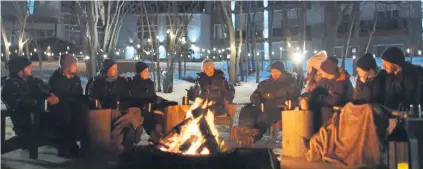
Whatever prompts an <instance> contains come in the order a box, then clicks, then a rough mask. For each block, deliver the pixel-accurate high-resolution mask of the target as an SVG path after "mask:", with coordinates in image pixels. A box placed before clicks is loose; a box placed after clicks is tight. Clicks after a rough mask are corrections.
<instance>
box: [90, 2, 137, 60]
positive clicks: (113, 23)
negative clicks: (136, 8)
mask: <svg viewBox="0 0 423 169" xmlns="http://www.w3.org/2000/svg"><path fill="white" fill-rule="evenodd" d="M130 4H131V3H128V2H126V1H120V0H119V1H99V2H98V8H99V9H98V10H99V15H100V19H101V21H102V22H101V24H102V25H103V26H104V34H103V44H101V46H100V45H98V47H101V49H102V50H103V52H104V53H105V54H107V55H108V56H112V59H116V58H115V55H112V52H113V50H114V48H115V47H116V43H117V41H118V37H119V31H120V28H121V27H122V22H123V18H124V17H125V16H126V15H127V14H128V12H129V11H130V10H132V6H131V5H130ZM97 40H98V39H97ZM99 44H100V43H99Z"/></svg>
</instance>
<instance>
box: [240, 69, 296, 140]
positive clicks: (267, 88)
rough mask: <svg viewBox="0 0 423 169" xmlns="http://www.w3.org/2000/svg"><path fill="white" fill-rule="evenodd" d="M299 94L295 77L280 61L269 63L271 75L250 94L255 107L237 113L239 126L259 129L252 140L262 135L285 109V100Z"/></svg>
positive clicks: (279, 117) (293, 98)
mask: <svg viewBox="0 0 423 169" xmlns="http://www.w3.org/2000/svg"><path fill="white" fill-rule="evenodd" d="M299 94H300V90H299V88H298V87H297V84H296V81H295V79H294V78H293V77H292V76H291V75H290V74H289V73H288V72H286V71H285V66H284V64H283V63H282V62H279V61H276V62H275V63H273V64H272V65H271V76H270V77H269V79H267V80H264V81H261V82H260V83H259V84H258V86H257V89H256V90H255V91H254V92H253V94H252V95H251V96H250V100H251V102H252V103H253V104H254V105H255V108H247V107H244V108H242V110H241V112H240V115H239V126H243V127H251V128H255V129H258V130H260V131H259V133H258V134H257V135H256V136H254V141H258V140H260V139H261V138H262V137H263V134H264V133H265V132H266V130H267V128H269V127H270V126H271V125H273V124H274V123H275V122H277V120H280V119H281V118H282V117H281V111H282V110H284V109H286V108H287V107H286V101H289V100H296V99H297V98H298V96H299Z"/></svg>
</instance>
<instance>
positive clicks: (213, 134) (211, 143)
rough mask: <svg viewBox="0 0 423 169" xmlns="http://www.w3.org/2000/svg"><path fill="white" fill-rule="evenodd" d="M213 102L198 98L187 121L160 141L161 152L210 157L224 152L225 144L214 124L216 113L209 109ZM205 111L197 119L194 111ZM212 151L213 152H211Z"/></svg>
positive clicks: (189, 112) (187, 115)
mask: <svg viewBox="0 0 423 169" xmlns="http://www.w3.org/2000/svg"><path fill="white" fill-rule="evenodd" d="M212 104H213V102H212V101H207V100H203V99H201V98H197V99H196V100H195V102H194V104H193V105H192V106H191V107H190V109H189V110H188V111H187V113H186V116H185V117H186V118H185V120H184V121H183V122H182V123H180V124H179V125H178V126H176V127H175V128H174V129H172V131H171V132H169V134H168V135H166V136H165V137H164V138H162V139H160V144H159V145H158V148H159V149H160V150H161V151H165V152H172V153H180V154H184V155H208V154H211V153H213V152H215V151H219V152H221V151H223V150H224V147H223V145H224V142H223V141H221V140H220V139H219V132H218V131H217V129H216V126H215V124H214V113H213V112H212V111H211V110H210V109H209V108H208V107H210V106H211V105H212ZM196 109H199V110H203V111H204V112H202V113H201V114H200V115H199V116H198V117H195V116H194V114H197V113H194V114H193V112H194V110H196ZM211 149H212V150H211Z"/></svg>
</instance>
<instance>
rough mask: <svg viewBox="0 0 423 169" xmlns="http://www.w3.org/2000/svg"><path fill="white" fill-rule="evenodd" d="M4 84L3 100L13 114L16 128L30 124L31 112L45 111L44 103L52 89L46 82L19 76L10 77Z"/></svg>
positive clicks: (2, 90) (12, 117)
mask: <svg viewBox="0 0 423 169" xmlns="http://www.w3.org/2000/svg"><path fill="white" fill-rule="evenodd" d="M2 83H3V84H2V89H1V99H2V101H3V102H4V103H5V105H6V107H7V108H8V110H9V111H12V112H13V114H12V115H11V119H12V122H13V125H14V127H20V126H23V127H24V126H27V125H28V124H30V119H29V113H30V112H42V111H44V101H45V99H46V98H47V97H48V96H49V95H50V88H49V86H48V85H47V84H46V83H45V82H44V81H42V80H41V79H38V78H35V77H29V78H28V79H27V80H23V79H21V78H19V77H18V76H17V75H9V77H8V78H7V79H6V80H5V81H4V82H2Z"/></svg>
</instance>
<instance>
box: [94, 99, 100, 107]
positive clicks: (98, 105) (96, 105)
mask: <svg viewBox="0 0 423 169" xmlns="http://www.w3.org/2000/svg"><path fill="white" fill-rule="evenodd" d="M94 106H95V109H100V102H99V101H98V99H95V100H94Z"/></svg>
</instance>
